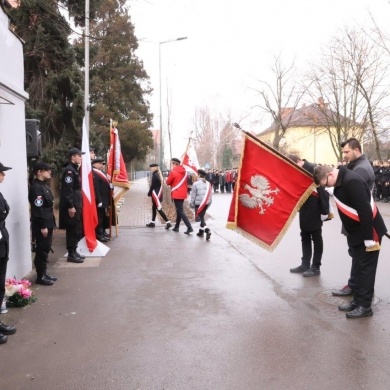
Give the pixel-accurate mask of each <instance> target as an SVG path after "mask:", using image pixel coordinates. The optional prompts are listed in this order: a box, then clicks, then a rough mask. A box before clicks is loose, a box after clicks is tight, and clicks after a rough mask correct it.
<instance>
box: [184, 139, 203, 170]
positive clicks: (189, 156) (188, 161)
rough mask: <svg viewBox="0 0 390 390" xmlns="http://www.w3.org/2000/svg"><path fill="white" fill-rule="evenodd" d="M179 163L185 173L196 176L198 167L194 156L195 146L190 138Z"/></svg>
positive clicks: (196, 158)
mask: <svg viewBox="0 0 390 390" xmlns="http://www.w3.org/2000/svg"><path fill="white" fill-rule="evenodd" d="M181 161H182V162H181V164H182V165H183V167H184V168H185V169H186V171H189V172H191V173H194V174H195V175H197V174H198V169H199V168H200V165H199V161H198V156H197V155H196V150H195V146H194V143H193V142H192V140H191V138H190V139H189V141H188V145H187V150H186V151H185V153H184V155H183V157H182V159H181Z"/></svg>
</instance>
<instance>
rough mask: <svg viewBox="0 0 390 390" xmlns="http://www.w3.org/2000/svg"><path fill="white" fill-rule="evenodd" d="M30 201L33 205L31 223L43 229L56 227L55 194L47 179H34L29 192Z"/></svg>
mask: <svg viewBox="0 0 390 390" xmlns="http://www.w3.org/2000/svg"><path fill="white" fill-rule="evenodd" d="M28 201H29V202H30V205H31V224H33V225H37V226H39V227H40V228H41V229H45V228H47V229H53V228H54V225H55V223H54V215H53V205H54V196H53V194H52V193H51V190H50V187H49V185H48V183H47V182H46V181H42V180H38V179H34V181H33V182H32V184H31V186H30V189H29V192H28Z"/></svg>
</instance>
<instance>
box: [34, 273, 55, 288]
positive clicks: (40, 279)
mask: <svg viewBox="0 0 390 390" xmlns="http://www.w3.org/2000/svg"><path fill="white" fill-rule="evenodd" d="M36 284H42V285H43V286H52V285H53V284H54V282H53V281H52V280H51V279H49V278H48V277H47V276H46V275H43V276H42V277H38V278H37V281H36Z"/></svg>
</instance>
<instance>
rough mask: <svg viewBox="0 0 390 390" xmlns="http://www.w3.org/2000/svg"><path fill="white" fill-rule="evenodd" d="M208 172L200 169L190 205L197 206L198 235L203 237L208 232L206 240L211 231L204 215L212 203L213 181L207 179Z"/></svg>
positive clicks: (192, 190)
mask: <svg viewBox="0 0 390 390" xmlns="http://www.w3.org/2000/svg"><path fill="white" fill-rule="evenodd" d="M206 175H207V173H206V172H205V171H204V170H203V169H198V176H199V178H198V180H197V181H196V182H195V183H194V184H193V185H192V189H191V201H190V207H191V208H195V215H196V217H199V219H200V228H199V232H198V233H197V234H196V235H197V236H198V237H203V236H204V233H206V240H207V241H209V240H210V236H211V232H210V229H209V228H208V227H207V226H206V222H205V219H204V216H205V214H206V210H207V209H208V207H209V206H210V205H211V202H212V199H211V197H212V195H211V192H212V191H211V188H212V186H211V183H210V182H209V181H207V180H206Z"/></svg>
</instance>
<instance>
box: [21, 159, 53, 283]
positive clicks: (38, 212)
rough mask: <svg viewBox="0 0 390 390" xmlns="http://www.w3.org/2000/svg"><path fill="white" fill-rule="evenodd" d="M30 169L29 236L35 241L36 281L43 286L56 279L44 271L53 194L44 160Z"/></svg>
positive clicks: (51, 236) (48, 171) (48, 245)
mask: <svg viewBox="0 0 390 390" xmlns="http://www.w3.org/2000/svg"><path fill="white" fill-rule="evenodd" d="M32 171H33V175H34V180H33V182H32V183H31V185H30V188H29V192H28V200H29V202H30V205H31V207H30V210H31V236H32V240H33V242H35V257H34V265H35V271H36V272H37V281H36V282H37V283H38V284H42V285H44V286H51V285H52V284H53V283H54V282H55V281H56V280H57V278H56V277H55V276H50V275H48V274H47V273H46V269H47V263H48V261H47V259H48V257H49V252H50V249H51V244H52V241H53V229H54V225H55V224H54V214H53V204H54V196H53V194H52V192H51V190H50V187H49V185H48V181H49V180H50V178H51V167H50V165H48V164H46V163H44V162H37V163H36V164H35V165H34V167H33V169H32Z"/></svg>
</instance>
